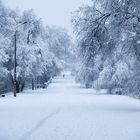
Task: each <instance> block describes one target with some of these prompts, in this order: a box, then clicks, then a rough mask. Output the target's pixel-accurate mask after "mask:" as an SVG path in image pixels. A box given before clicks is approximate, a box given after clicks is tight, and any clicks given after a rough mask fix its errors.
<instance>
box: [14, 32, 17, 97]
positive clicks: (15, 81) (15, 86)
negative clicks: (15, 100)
mask: <svg viewBox="0 0 140 140" xmlns="http://www.w3.org/2000/svg"><path fill="white" fill-rule="evenodd" d="M14 41H15V43H14V97H16V96H17V77H16V76H17V70H16V65H17V30H16V31H15V35H14Z"/></svg>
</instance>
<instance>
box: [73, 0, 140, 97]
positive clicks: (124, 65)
mask: <svg viewBox="0 0 140 140" xmlns="http://www.w3.org/2000/svg"><path fill="white" fill-rule="evenodd" d="M92 2H93V5H92V6H84V7H81V8H79V10H77V11H76V12H75V13H74V16H73V18H72V23H73V26H74V31H75V33H76V37H77V50H78V52H79V53H78V54H77V57H78V58H79V61H78V64H77V65H79V67H78V69H77V68H76V75H77V77H76V79H77V81H79V82H81V83H82V84H83V85H85V86H86V87H94V88H97V89H101V88H105V89H108V91H109V93H110V94H127V95H128V94H129V95H132V96H139V95H140V8H139V7H140V1H139V0H92Z"/></svg>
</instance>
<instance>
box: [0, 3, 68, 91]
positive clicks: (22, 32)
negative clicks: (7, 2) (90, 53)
mask: <svg viewBox="0 0 140 140" xmlns="http://www.w3.org/2000/svg"><path fill="white" fill-rule="evenodd" d="M15 35H16V38H15ZM15 39H16V45H17V63H16V68H17V74H16V77H17V81H16V83H17V84H16V85H17V92H21V91H23V89H24V87H25V85H29V84H30V85H32V89H34V88H35V84H36V83H38V82H40V83H41V84H43V83H44V82H46V81H48V80H49V79H50V78H51V77H54V76H56V75H58V74H59V73H60V71H61V70H62V68H63V67H64V62H65V59H64V58H65V57H66V55H65V54H66V53H68V48H69V47H70V46H71V39H70V37H69V36H68V34H67V33H66V31H64V29H59V28H56V27H52V28H51V27H48V26H47V27H45V26H44V25H43V23H42V21H41V20H40V19H39V18H38V17H37V16H36V15H35V14H34V12H33V10H27V11H24V12H23V13H20V12H19V11H16V10H11V9H9V8H6V7H5V6H4V5H3V3H2V2H1V1H0V79H1V81H2V83H0V92H1V89H4V90H5V89H7V90H10V91H11V90H12V87H13V82H14V78H13V76H14V45H15ZM64 51H65V53H64ZM39 79H40V81H39ZM38 84H39V83H38ZM5 92H7V91H5Z"/></svg>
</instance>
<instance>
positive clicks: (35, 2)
mask: <svg viewBox="0 0 140 140" xmlns="http://www.w3.org/2000/svg"><path fill="white" fill-rule="evenodd" d="M3 2H4V4H5V5H7V6H9V7H11V8H14V9H16V8H18V9H20V10H27V9H32V8H33V9H34V11H35V13H36V14H37V15H38V17H40V18H42V19H43V21H44V22H45V23H46V24H48V25H57V26H61V27H64V28H67V29H68V30H69V31H71V23H70V18H71V12H72V11H74V10H76V9H77V8H78V7H79V6H81V5H84V4H88V3H90V0H3Z"/></svg>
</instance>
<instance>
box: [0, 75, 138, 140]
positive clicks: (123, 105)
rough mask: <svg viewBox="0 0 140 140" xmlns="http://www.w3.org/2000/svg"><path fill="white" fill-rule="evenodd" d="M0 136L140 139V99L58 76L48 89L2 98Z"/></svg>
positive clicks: (1, 139) (5, 139)
mask: <svg viewBox="0 0 140 140" xmlns="http://www.w3.org/2000/svg"><path fill="white" fill-rule="evenodd" d="M0 140H140V100H135V99H132V98H129V97H125V96H115V95H112V96H111V95H105V94H102V93H100V92H96V91H94V90H93V89H83V88H80V86H79V85H78V84H76V83H75V82H74V80H73V79H72V78H71V77H70V76H66V77H65V78H61V77H59V78H56V79H54V80H53V83H52V84H51V85H50V86H49V87H48V89H42V90H37V91H35V92H32V94H30V91H28V92H27V93H26V94H21V95H19V96H18V97H17V98H13V97H12V96H8V97H6V98H1V99H0Z"/></svg>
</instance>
